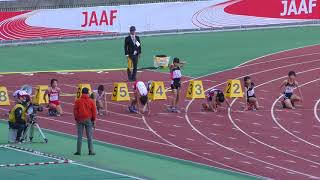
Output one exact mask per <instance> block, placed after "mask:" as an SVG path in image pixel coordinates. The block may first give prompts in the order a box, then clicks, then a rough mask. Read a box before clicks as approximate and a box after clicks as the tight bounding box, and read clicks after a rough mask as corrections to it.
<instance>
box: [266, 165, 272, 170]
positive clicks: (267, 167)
mask: <svg viewBox="0 0 320 180" xmlns="http://www.w3.org/2000/svg"><path fill="white" fill-rule="evenodd" d="M265 168H266V169H271V170H272V169H273V168H272V167H269V166H266V167H265Z"/></svg>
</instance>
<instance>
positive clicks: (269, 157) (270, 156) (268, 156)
mask: <svg viewBox="0 0 320 180" xmlns="http://www.w3.org/2000/svg"><path fill="white" fill-rule="evenodd" d="M266 157H267V158H271V159H275V157H273V156H266Z"/></svg>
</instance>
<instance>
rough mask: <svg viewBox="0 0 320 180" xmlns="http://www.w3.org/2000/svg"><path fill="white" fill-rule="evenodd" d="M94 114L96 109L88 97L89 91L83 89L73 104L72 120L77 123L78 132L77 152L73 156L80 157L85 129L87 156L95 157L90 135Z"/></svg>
mask: <svg viewBox="0 0 320 180" xmlns="http://www.w3.org/2000/svg"><path fill="white" fill-rule="evenodd" d="M96 114H97V108H96V105H95V103H94V101H93V100H92V99H91V98H90V97H89V89H88V88H83V89H82V96H81V97H80V99H78V100H76V102H75V104H74V118H75V121H76V122H77V131H78V140H77V152H76V153H74V155H81V147H82V136H83V129H86V134H87V139H88V149H89V155H95V152H94V151H93V143H92V133H93V129H94V128H95V120H96Z"/></svg>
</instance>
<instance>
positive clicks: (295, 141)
mask: <svg viewBox="0 0 320 180" xmlns="http://www.w3.org/2000/svg"><path fill="white" fill-rule="evenodd" d="M290 141H291V142H294V143H298V142H299V141H297V140H294V139H292V140H290Z"/></svg>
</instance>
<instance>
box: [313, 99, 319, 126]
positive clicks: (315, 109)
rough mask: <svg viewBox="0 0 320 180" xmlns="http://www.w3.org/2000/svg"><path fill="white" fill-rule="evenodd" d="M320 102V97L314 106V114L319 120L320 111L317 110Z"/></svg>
mask: <svg viewBox="0 0 320 180" xmlns="http://www.w3.org/2000/svg"><path fill="white" fill-rule="evenodd" d="M319 103H320V99H318V100H317V102H316V104H315V105H314V108H313V114H314V116H315V117H316V119H317V121H318V122H320V118H319V115H318V112H317V109H318V106H319ZM315 127H317V128H320V126H317V125H315Z"/></svg>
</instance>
